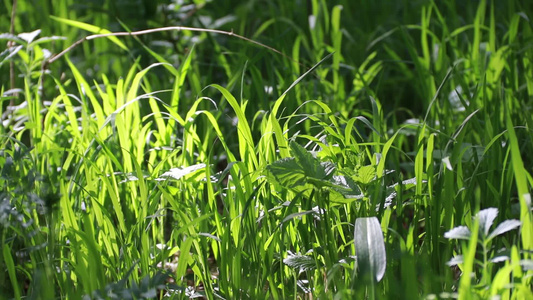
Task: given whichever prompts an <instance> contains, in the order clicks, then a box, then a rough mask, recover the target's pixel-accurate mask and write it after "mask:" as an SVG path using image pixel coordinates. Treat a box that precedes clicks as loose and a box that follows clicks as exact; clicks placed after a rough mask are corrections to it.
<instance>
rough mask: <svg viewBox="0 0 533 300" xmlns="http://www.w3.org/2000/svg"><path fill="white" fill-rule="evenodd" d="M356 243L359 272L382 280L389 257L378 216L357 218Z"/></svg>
mask: <svg viewBox="0 0 533 300" xmlns="http://www.w3.org/2000/svg"><path fill="white" fill-rule="evenodd" d="M354 244H355V252H356V255H357V267H358V269H359V274H362V275H369V276H370V278H373V279H375V280H376V281H380V280H381V279H382V278H383V276H384V275H385V268H386V266H387V257H386V252H385V242H384V241H383V232H382V231H381V225H380V224H379V221H378V219H377V218H376V217H371V218H359V219H357V220H355V233H354Z"/></svg>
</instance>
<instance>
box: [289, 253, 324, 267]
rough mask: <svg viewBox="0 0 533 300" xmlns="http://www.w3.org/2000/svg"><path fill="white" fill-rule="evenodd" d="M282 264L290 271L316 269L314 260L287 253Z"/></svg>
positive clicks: (305, 256) (309, 257)
mask: <svg viewBox="0 0 533 300" xmlns="http://www.w3.org/2000/svg"><path fill="white" fill-rule="evenodd" d="M283 263H284V264H286V265H287V266H289V267H290V268H292V269H299V271H300V272H302V271H308V270H313V269H315V268H316V262H315V260H314V259H313V258H312V257H311V256H309V255H302V254H294V253H289V255H288V256H287V258H285V259H284V260H283Z"/></svg>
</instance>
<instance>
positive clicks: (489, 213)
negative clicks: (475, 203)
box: [477, 207, 498, 236]
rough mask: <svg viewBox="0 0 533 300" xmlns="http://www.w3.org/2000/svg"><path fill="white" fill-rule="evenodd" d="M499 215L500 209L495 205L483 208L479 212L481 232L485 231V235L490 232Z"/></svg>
mask: <svg viewBox="0 0 533 300" xmlns="http://www.w3.org/2000/svg"><path fill="white" fill-rule="evenodd" d="M497 216H498V209H497V208H494V207H491V208H487V209H484V210H481V211H479V212H478V213H477V217H478V218H479V232H480V233H483V236H487V235H488V234H489V230H490V227H491V226H492V223H493V222H494V219H496V217H497Z"/></svg>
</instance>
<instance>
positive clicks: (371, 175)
mask: <svg viewBox="0 0 533 300" xmlns="http://www.w3.org/2000/svg"><path fill="white" fill-rule="evenodd" d="M374 179H376V167H375V166H373V165H368V166H362V167H360V168H359V169H358V170H357V175H356V176H355V178H354V180H355V181H356V182H358V183H361V184H369V183H370V182H372V181H373V180H374Z"/></svg>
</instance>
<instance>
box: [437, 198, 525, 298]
mask: <svg viewBox="0 0 533 300" xmlns="http://www.w3.org/2000/svg"><path fill="white" fill-rule="evenodd" d="M497 216H498V209H497V208H487V209H484V210H481V211H480V212H478V213H477V214H476V216H475V217H474V220H473V223H472V225H471V226H470V227H467V226H457V227H455V228H453V229H451V230H449V231H448V232H446V233H445V234H444V237H445V238H448V239H458V240H463V241H468V243H464V244H463V247H462V252H463V255H457V256H455V257H453V258H452V259H451V260H450V261H449V262H448V263H447V264H448V265H449V266H458V267H459V269H460V270H461V271H462V273H463V274H461V277H462V278H461V282H460V288H459V289H460V291H459V292H460V293H461V292H462V289H461V287H465V286H468V287H469V285H470V281H471V280H470V278H471V277H470V276H471V273H474V274H476V273H478V274H479V273H481V276H479V279H478V281H477V285H476V288H477V292H478V293H481V294H482V296H488V295H487V293H490V295H492V296H495V295H499V294H501V293H502V290H505V289H507V288H508V287H509V275H510V273H511V272H515V274H514V275H515V276H514V277H516V279H518V278H519V277H520V276H517V275H519V274H522V272H523V271H527V270H528V268H530V267H528V266H530V265H531V262H530V261H526V260H520V259H519V253H518V250H517V247H516V246H513V247H512V248H511V249H499V250H498V251H496V249H494V247H493V240H494V239H495V238H496V237H498V236H501V235H502V234H504V233H506V232H509V231H511V230H514V229H517V228H519V227H520V226H521V222H520V221H518V220H505V221H503V222H501V223H500V224H498V226H496V228H494V230H492V231H491V227H492V225H493V224H494V220H495V219H496V218H497ZM476 254H477V255H476ZM500 262H505V264H506V266H505V267H504V268H501V269H500V270H499V271H498V272H497V273H496V275H495V276H493V268H494V267H495V264H496V263H500ZM476 266H477V268H476ZM522 269H523V270H522ZM476 271H477V272H476ZM476 277H477V276H476ZM506 286H507V287H506ZM489 287H490V291H489V289H488V288H489ZM499 287H501V289H500V288H499ZM517 287H519V286H517ZM464 290H470V289H469V288H468V289H466V287H465V289H464ZM516 291H518V292H520V291H521V289H520V288H518V289H516Z"/></svg>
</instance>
